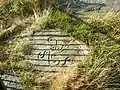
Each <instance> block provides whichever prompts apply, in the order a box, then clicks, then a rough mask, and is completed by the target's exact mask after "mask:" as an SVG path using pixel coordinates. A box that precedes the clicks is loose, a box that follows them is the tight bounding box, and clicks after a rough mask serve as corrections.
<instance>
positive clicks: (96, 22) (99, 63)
mask: <svg viewBox="0 0 120 90" xmlns="http://www.w3.org/2000/svg"><path fill="white" fill-rule="evenodd" d="M59 13H60V14H59ZM53 15H55V16H53ZM53 15H52V21H53V23H54V24H55V25H56V26H57V27H59V28H61V29H63V30H64V31H66V32H68V33H69V34H70V35H72V36H74V37H75V38H77V39H81V40H82V41H84V42H85V43H86V44H87V45H88V46H89V48H90V49H91V52H90V55H89V57H86V59H85V60H83V61H81V62H80V64H79V65H78V68H77V74H76V73H75V75H74V74H73V72H72V73H69V74H68V72H67V73H65V74H64V75H63V76H61V74H60V75H58V77H57V79H56V80H55V81H54V82H53V86H52V90H58V88H60V90H98V89H100V90H106V89H108V90H115V88H118V89H119V87H118V86H117V84H118V83H120V82H119V81H120V80H119V77H120V72H119V68H120V65H119V60H120V49H119V48H120V43H119V40H120V38H119V34H120V33H119V32H120V28H119V24H120V21H119V16H120V14H119V13H116V12H114V11H113V12H108V13H104V14H103V15H101V14H97V16H95V15H94V14H93V16H92V17H90V19H89V20H88V23H90V25H91V26H88V25H85V24H81V23H76V22H75V20H74V19H70V18H69V17H67V16H66V15H65V14H64V13H61V12H59V11H58V12H56V13H55V14H53ZM56 15H57V16H56ZM98 15H99V16H98ZM60 16H63V17H60ZM56 17H59V18H56ZM57 20H58V21H59V22H58V21H57ZM71 21H72V23H71ZM55 22H56V23H55ZM57 22H58V23H57ZM55 25H54V26H55ZM69 75H73V77H71V76H69ZM64 76H65V77H66V79H65V78H64ZM68 78H69V79H68ZM60 80H62V81H60ZM56 83H57V85H56Z"/></svg>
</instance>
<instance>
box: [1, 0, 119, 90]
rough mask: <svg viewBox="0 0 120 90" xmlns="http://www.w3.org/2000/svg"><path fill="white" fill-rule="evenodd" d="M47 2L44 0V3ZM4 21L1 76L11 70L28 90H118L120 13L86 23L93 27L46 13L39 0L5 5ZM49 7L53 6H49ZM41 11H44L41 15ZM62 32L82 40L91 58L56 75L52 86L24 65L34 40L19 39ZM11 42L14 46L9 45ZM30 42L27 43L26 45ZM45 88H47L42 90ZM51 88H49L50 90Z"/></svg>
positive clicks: (91, 18) (95, 16)
mask: <svg viewBox="0 0 120 90" xmlns="http://www.w3.org/2000/svg"><path fill="white" fill-rule="evenodd" d="M40 1H43V0H40ZM1 2H2V3H1V4H0V7H1V8H0V12H1V13H0V14H1V15H0V18H2V21H1V22H2V24H1V25H0V26H1V27H0V55H1V56H2V54H5V55H7V54H8V53H9V55H8V56H7V57H6V58H4V57H3V58H2V57H0V72H1V73H4V71H5V70H6V69H7V68H11V69H12V70H14V71H15V72H16V73H17V74H18V75H19V76H20V78H19V79H20V82H21V84H22V85H23V87H24V89H25V90H45V89H46V90H49V89H50V88H51V90H115V88H118V90H119V86H118V85H117V84H119V83H120V71H119V70H120V65H119V63H120V36H119V35H120V27H119V26H120V19H119V18H120V13H119V12H114V11H110V12H108V13H103V14H93V15H91V16H89V19H88V20H87V21H86V22H87V23H89V25H87V24H84V23H82V22H79V21H76V20H75V19H74V18H71V17H69V16H68V15H66V14H65V13H63V12H60V11H58V10H55V9H54V8H53V10H51V9H50V8H48V9H44V10H43V8H45V7H46V5H47V3H46V4H45V5H43V6H42V4H43V3H45V2H48V4H49V3H51V2H50V0H49V1H48V0H45V2H41V3H40V2H39V1H38V0H35V1H33V0H18V1H15V0H6V1H4V3H3V1H1ZM48 6H49V5H48ZM38 8H41V9H40V10H43V11H39V9H38ZM45 28H48V29H49V28H50V29H51V28H53V29H56V28H60V29H61V30H63V32H66V33H68V34H70V35H71V36H73V37H74V38H76V39H79V40H82V41H83V42H85V43H86V44H87V45H88V47H89V48H90V55H89V56H88V57H86V58H85V59H84V60H83V61H81V62H79V64H78V65H77V66H76V67H75V68H74V67H69V68H68V71H66V72H65V73H62V72H61V73H59V74H58V75H56V79H55V80H53V79H52V80H50V82H51V81H53V82H52V84H51V83H48V82H47V84H46V82H45V83H41V81H40V80H41V78H42V77H41V74H40V73H39V72H36V71H34V70H33V69H32V64H31V63H28V62H26V61H24V58H23V57H24V54H25V52H24V51H25V49H26V47H27V46H28V45H29V44H30V42H29V41H30V38H29V37H28V38H25V39H24V38H16V37H17V36H22V35H24V34H27V35H28V36H30V35H31V34H32V33H33V32H34V31H35V30H42V29H45ZM7 40H9V41H10V42H7ZM25 40H27V42H24V41H25ZM41 84H42V85H43V86H42V88H41ZM46 87H48V88H46Z"/></svg>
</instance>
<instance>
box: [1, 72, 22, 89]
mask: <svg viewBox="0 0 120 90" xmlns="http://www.w3.org/2000/svg"><path fill="white" fill-rule="evenodd" d="M0 78H1V80H2V81H3V84H4V86H5V90H23V88H22V86H21V84H20V81H19V79H18V77H17V76H16V75H14V74H13V73H11V74H7V72H6V73H4V74H3V75H0Z"/></svg>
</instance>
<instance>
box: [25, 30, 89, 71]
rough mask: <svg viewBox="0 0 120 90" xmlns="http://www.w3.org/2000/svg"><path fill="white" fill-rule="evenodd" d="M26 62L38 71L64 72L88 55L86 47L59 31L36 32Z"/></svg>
mask: <svg viewBox="0 0 120 90" xmlns="http://www.w3.org/2000/svg"><path fill="white" fill-rule="evenodd" d="M30 47H31V51H30V53H29V54H28V55H26V60H27V61H29V62H30V63H31V64H33V66H34V68H35V69H36V70H40V71H61V70H62V71H64V70H66V67H68V66H70V65H72V64H75V63H79V61H80V60H83V59H84V57H85V56H87V55H88V53H89V49H88V48H87V46H86V45H85V44H84V43H83V42H81V41H78V40H75V39H74V38H73V37H70V36H69V35H68V34H65V33H62V32H61V31H60V30H58V29H57V30H53V29H52V30H43V31H37V32H35V33H34V35H33V36H32V43H31V45H30Z"/></svg>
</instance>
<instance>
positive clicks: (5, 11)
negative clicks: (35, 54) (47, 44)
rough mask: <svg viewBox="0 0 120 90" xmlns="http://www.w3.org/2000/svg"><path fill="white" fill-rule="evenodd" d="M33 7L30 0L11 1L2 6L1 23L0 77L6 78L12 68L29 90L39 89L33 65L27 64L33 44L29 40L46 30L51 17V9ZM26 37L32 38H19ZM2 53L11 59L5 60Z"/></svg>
mask: <svg viewBox="0 0 120 90" xmlns="http://www.w3.org/2000/svg"><path fill="white" fill-rule="evenodd" d="M20 1H22V2H20ZM23 1H24V2H23ZM46 1H47V0H46ZM33 2H34V1H33ZM19 5H20V6H19ZM30 5H31V1H30V0H18V1H14V0H13V1H12V0H9V1H7V2H5V3H3V4H2V5H1V6H0V7H1V8H0V10H1V11H2V12H1V16H0V17H2V21H1V22H2V23H0V24H1V27H0V67H1V68H0V73H2V74H4V71H5V70H7V69H9V68H11V70H13V71H14V72H15V73H16V74H18V76H20V78H19V79H20V81H21V84H22V85H23V87H24V89H25V90H30V89H32V88H33V89H34V87H35V86H36V84H35V81H34V77H35V75H34V74H35V72H33V71H32V64H30V63H28V62H27V61H24V55H25V50H26V48H27V47H28V45H29V44H30V43H31V42H30V37H29V36H30V35H31V34H33V32H34V31H35V30H41V29H44V28H45V27H46V24H47V22H48V21H49V14H50V9H45V10H43V11H41V12H39V11H37V10H35V8H34V6H33V7H31V6H30ZM26 9H28V11H27V10H26ZM30 10H31V11H30ZM24 35H28V37H27V38H19V36H24ZM1 53H2V54H3V56H7V57H6V58H4V57H2V54H1ZM6 73H7V72H6ZM33 89H32V90H33Z"/></svg>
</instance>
